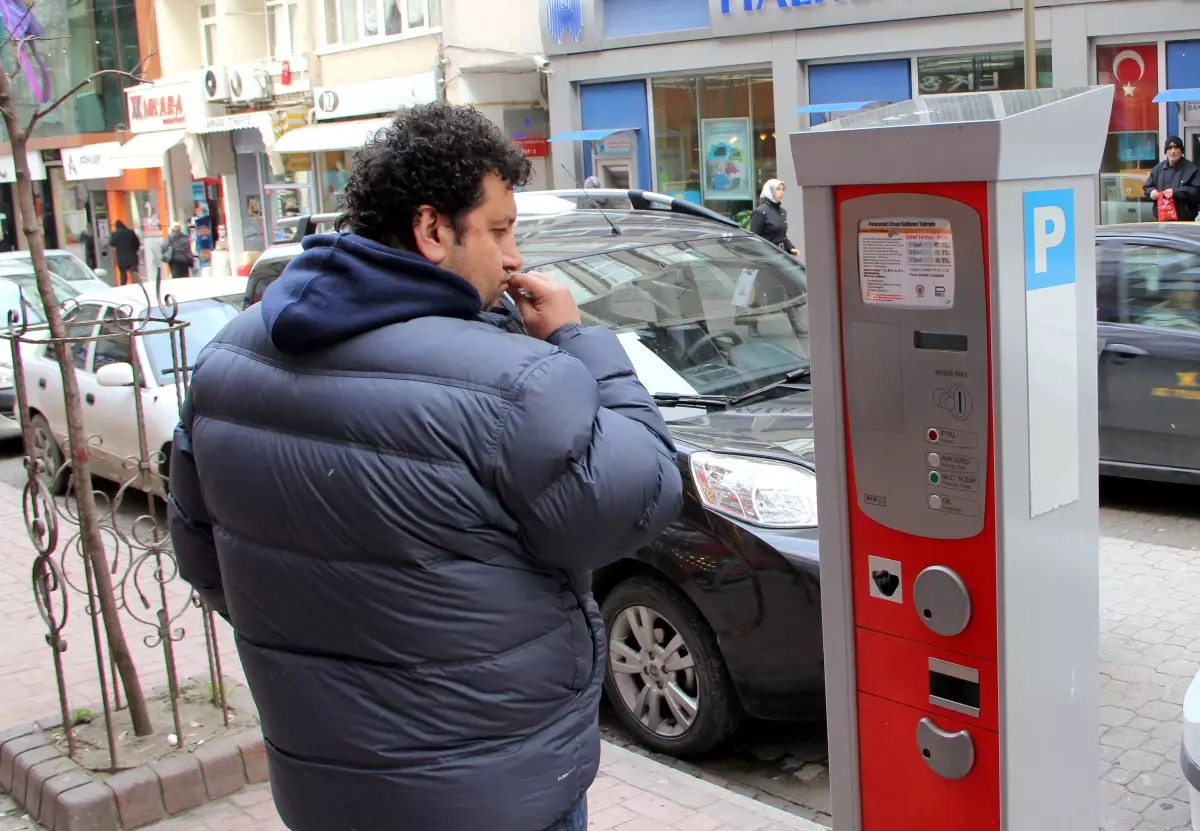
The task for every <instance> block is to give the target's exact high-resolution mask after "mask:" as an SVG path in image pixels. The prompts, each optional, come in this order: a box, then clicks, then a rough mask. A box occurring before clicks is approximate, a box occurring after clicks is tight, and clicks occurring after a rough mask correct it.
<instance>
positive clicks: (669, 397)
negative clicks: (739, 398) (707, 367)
mask: <svg viewBox="0 0 1200 831" xmlns="http://www.w3.org/2000/svg"><path fill="white" fill-rule="evenodd" d="M651 397H652V398H653V399H654V403H655V404H660V405H662V406H666V407H720V408H722V409H724V408H725V407H728V406H729V405H730V403H732V401H733V399H732V398H730V397H729V396H728V395H690V394H687V393H678V392H656V393H654V394H653V395H652V396H651Z"/></svg>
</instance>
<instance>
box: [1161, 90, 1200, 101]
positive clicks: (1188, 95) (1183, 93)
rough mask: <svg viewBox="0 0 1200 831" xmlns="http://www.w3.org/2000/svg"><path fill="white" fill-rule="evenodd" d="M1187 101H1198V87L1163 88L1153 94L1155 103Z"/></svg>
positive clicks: (1199, 98)
mask: <svg viewBox="0 0 1200 831" xmlns="http://www.w3.org/2000/svg"><path fill="white" fill-rule="evenodd" d="M1189 101H1200V89H1164V90H1163V91H1162V92H1160V93H1159V94H1158V95H1156V96H1154V103H1155V104H1162V103H1164V102H1165V103H1168V104H1180V103H1186V102H1189Z"/></svg>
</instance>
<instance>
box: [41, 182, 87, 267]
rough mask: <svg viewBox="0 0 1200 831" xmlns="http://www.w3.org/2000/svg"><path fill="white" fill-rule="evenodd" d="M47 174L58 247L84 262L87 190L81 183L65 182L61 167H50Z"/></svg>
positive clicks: (85, 253)
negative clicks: (52, 201)
mask: <svg viewBox="0 0 1200 831" xmlns="http://www.w3.org/2000/svg"><path fill="white" fill-rule="evenodd" d="M47 173H48V174H49V176H50V187H51V190H52V191H53V194H54V207H55V224H56V226H57V230H58V247H59V248H65V249H66V250H68V251H70V252H71V253H72V254H74V255H75V256H77V257H79V259H81V260H86V259H87V256H86V255H87V252H86V250H85V244H84V240H83V238H82V237H83V232H84V230H86V229H87V227H88V201H87V189H86V188H85V187H84V186H83V183H82V182H69V181H67V179H66V177H65V176H64V175H63V169H62V168H61V167H52V168H50V169H49V170H48V171H47Z"/></svg>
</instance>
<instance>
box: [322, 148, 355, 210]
mask: <svg viewBox="0 0 1200 831" xmlns="http://www.w3.org/2000/svg"><path fill="white" fill-rule="evenodd" d="M354 152H355V151H353V150H333V151H330V152H327V153H320V154H318V158H319V167H320V171H321V212H322V213H334V212H335V211H338V210H340V209H341V207H342V194H343V193H345V191H346V183H347V182H348V181H350V167H351V165H353V164H354Z"/></svg>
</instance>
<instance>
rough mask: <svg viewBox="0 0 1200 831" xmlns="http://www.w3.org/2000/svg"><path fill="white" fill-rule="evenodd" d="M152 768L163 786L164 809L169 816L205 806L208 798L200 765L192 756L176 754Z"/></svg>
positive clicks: (161, 760)
mask: <svg viewBox="0 0 1200 831" xmlns="http://www.w3.org/2000/svg"><path fill="white" fill-rule="evenodd" d="M152 768H153V770H154V774H155V775H156V776H157V777H158V781H159V784H160V785H161V786H162V800H163V807H164V808H166V811H167V813H168V814H178V813H179V812H180V811H186V810H188V809H189V808H195V807H197V806H199V805H203V804H204V802H205V800H206V799H207V798H208V794H207V793H206V791H205V790H204V775H203V774H202V773H201V772H200V763H199V762H198V761H197V760H196V758H195V757H194V756H192V754H190V753H176V754H175V755H174V756H168V757H167V758H165V759H160V760H159V761H157V762H155V763H154V764H153V765H152Z"/></svg>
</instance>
